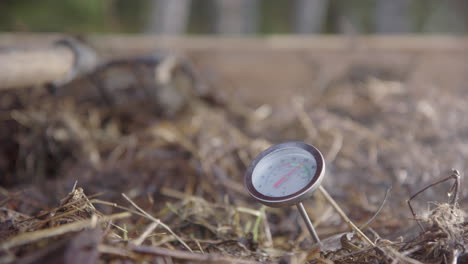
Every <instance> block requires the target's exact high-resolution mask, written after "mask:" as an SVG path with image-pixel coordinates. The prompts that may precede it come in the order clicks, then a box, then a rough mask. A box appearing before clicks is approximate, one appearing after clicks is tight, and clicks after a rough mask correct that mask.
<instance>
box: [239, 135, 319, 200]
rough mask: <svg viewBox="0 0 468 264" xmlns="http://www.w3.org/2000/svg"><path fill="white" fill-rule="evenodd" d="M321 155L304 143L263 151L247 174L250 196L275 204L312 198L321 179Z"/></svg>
mask: <svg viewBox="0 0 468 264" xmlns="http://www.w3.org/2000/svg"><path fill="white" fill-rule="evenodd" d="M324 170H325V163H324V161H323V156H322V154H321V153H320V152H319V151H318V150H317V149H316V148H315V147H313V146H311V145H307V144H305V143H302V142H288V143H283V144H279V145H275V146H273V147H271V148H269V149H267V150H265V151H264V152H262V153H260V154H259V155H258V156H257V157H256V158H255V159H254V161H253V162H252V163H251V164H250V166H249V168H248V169H247V172H246V174H245V184H246V187H247V190H248V191H249V193H250V195H252V196H253V197H254V198H255V199H257V200H259V201H260V202H262V203H264V204H266V205H269V206H273V207H278V206H286V205H292V204H296V203H298V202H300V201H302V200H303V199H305V198H307V197H309V196H310V195H311V193H312V191H313V190H315V189H316V188H317V187H318V186H319V185H320V182H321V181H322V178H323V175H324Z"/></svg>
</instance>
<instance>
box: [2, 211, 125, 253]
mask: <svg viewBox="0 0 468 264" xmlns="http://www.w3.org/2000/svg"><path fill="white" fill-rule="evenodd" d="M129 216H130V213H128V212H123V213H118V214H113V215H109V216H103V217H101V218H100V219H98V220H96V219H93V218H91V219H87V220H82V221H76V222H73V223H70V224H65V225H61V226H58V227H53V228H46V229H42V230H38V231H34V232H26V233H22V234H19V235H17V236H15V237H13V238H11V239H9V240H7V241H5V242H4V243H2V244H1V246H0V247H1V248H2V249H4V250H6V249H9V248H12V247H16V246H21V245H25V244H28V243H31V242H34V241H37V240H40V239H44V238H49V237H53V236H58V235H62V234H65V233H68V232H74V231H78V230H81V229H83V228H87V227H92V226H93V225H95V224H97V223H103V222H107V221H109V220H115V219H122V218H126V217H129Z"/></svg>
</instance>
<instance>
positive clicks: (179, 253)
mask: <svg viewBox="0 0 468 264" xmlns="http://www.w3.org/2000/svg"><path fill="white" fill-rule="evenodd" d="M129 248H130V249H131V250H132V251H133V252H135V253H139V254H147V255H155V256H167V257H172V258H176V259H186V260H192V261H198V262H201V263H240V264H254V263H258V262H256V261H250V260H241V259H234V258H229V257H223V256H220V255H214V254H200V253H193V252H187V251H183V250H171V249H167V248H161V247H149V246H132V245H130V246H129Z"/></svg>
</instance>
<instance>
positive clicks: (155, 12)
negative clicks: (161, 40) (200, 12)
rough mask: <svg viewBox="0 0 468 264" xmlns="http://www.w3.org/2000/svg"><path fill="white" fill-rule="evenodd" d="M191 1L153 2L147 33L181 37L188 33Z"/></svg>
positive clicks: (155, 0)
mask: <svg viewBox="0 0 468 264" xmlns="http://www.w3.org/2000/svg"><path fill="white" fill-rule="evenodd" d="M191 2H192V1H191V0H152V3H151V11H150V22H149V24H148V27H147V32H148V33H152V34H164V35H180V34H184V33H185V32H186V31H187V24H188V19H189V14H190V5H191Z"/></svg>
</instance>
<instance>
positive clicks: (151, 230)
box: [133, 222, 159, 246]
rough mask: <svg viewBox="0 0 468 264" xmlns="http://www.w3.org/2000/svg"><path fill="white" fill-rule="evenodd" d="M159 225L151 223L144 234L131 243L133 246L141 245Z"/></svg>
mask: <svg viewBox="0 0 468 264" xmlns="http://www.w3.org/2000/svg"><path fill="white" fill-rule="evenodd" d="M158 225H159V223H156V222H152V223H151V224H150V225H149V226H148V227H147V228H146V230H145V232H143V234H141V235H140V236H139V237H138V238H137V239H135V240H134V241H133V244H135V245H137V246H139V245H141V243H143V241H145V239H146V238H147V237H148V236H149V235H150V234H151V232H153V231H154V229H156V227H158Z"/></svg>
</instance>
